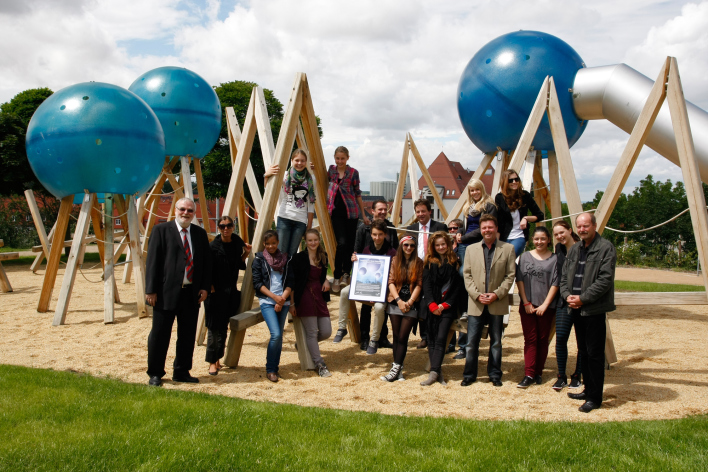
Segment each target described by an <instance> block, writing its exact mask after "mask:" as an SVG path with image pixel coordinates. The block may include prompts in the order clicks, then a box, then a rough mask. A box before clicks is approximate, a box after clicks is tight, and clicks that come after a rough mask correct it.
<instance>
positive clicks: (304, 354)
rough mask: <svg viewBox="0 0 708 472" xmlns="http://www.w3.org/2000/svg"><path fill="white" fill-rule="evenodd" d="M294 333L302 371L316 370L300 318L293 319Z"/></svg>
mask: <svg viewBox="0 0 708 472" xmlns="http://www.w3.org/2000/svg"><path fill="white" fill-rule="evenodd" d="M293 331H295V342H296V343H297V357H298V360H299V361H300V370H303V371H305V370H312V369H314V368H315V362H314V361H313V360H312V354H310V349H308V347H307V342H306V334H305V327H304V326H303V325H302V321H301V320H300V317H299V316H296V317H294V318H293Z"/></svg>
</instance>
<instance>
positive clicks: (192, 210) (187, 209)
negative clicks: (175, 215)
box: [177, 208, 194, 213]
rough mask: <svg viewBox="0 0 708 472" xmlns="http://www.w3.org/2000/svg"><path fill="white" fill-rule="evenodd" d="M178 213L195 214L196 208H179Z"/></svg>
mask: <svg viewBox="0 0 708 472" xmlns="http://www.w3.org/2000/svg"><path fill="white" fill-rule="evenodd" d="M177 211H181V212H182V213H194V208H177Z"/></svg>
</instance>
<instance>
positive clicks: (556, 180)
mask: <svg viewBox="0 0 708 472" xmlns="http://www.w3.org/2000/svg"><path fill="white" fill-rule="evenodd" d="M547 160H548V186H549V189H548V190H549V193H550V200H551V203H550V204H549V205H548V206H549V207H550V209H551V217H552V218H559V217H561V216H563V206H562V204H561V195H560V173H559V171H558V157H556V153H555V151H548V159H547Z"/></svg>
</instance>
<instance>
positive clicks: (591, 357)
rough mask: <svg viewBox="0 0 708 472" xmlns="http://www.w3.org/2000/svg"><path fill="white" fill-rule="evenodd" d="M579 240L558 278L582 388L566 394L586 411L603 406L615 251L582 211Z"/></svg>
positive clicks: (577, 221)
mask: <svg viewBox="0 0 708 472" xmlns="http://www.w3.org/2000/svg"><path fill="white" fill-rule="evenodd" d="M575 224H576V226H577V228H578V236H580V242H578V243H576V244H575V245H574V246H573V247H571V248H570V250H569V251H568V255H567V257H566V259H565V264H564V265H563V275H562V276H561V281H560V292H561V296H562V297H563V298H564V299H565V300H566V301H567V302H568V307H569V308H570V309H571V313H572V315H573V323H575V330H576V335H577V337H578V355H579V356H581V359H582V371H583V380H584V382H585V390H584V391H583V392H581V393H569V394H568V396H569V397H570V398H572V399H574V400H585V403H583V405H582V406H581V407H580V408H579V410H580V411H582V412H584V413H588V412H590V411H592V410H594V409H597V408H600V406H601V405H602V389H603V386H604V383H605V336H606V334H607V332H606V331H607V330H606V325H605V318H606V316H607V312H608V311H614V309H615V265H616V263H617V253H616V252H615V247H614V246H613V245H612V243H611V242H609V241H608V240H606V239H604V238H603V237H602V236H600V235H599V234H597V222H596V220H595V215H593V214H591V213H581V214H580V215H578V216H577V218H576V219H575Z"/></svg>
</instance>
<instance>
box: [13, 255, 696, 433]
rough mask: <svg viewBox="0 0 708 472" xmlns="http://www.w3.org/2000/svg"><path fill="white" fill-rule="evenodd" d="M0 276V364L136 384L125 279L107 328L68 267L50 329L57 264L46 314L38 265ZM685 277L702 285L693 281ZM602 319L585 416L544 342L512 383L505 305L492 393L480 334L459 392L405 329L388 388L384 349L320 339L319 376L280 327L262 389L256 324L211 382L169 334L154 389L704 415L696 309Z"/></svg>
mask: <svg viewBox="0 0 708 472" xmlns="http://www.w3.org/2000/svg"><path fill="white" fill-rule="evenodd" d="M6 271H7V273H8V276H9V278H10V281H11V283H12V285H13V287H14V290H15V291H14V292H13V293H0V363H4V364H17V365H24V366H30V367H37V368H49V369H56V370H72V371H79V372H87V373H90V374H92V375H97V376H109V377H113V378H118V379H121V380H123V381H126V382H135V383H140V384H146V383H147V380H148V377H147V375H146V374H145V369H146V340H147V336H148V333H149V331H150V326H151V319H150V318H146V319H139V318H138V317H137V315H136V304H135V286H134V285H133V284H126V285H123V284H121V283H120V282H119V284H118V288H119V292H120V297H121V300H122V303H121V304H119V305H117V306H116V320H115V323H114V324H111V325H105V324H104V323H103V285H102V283H91V282H100V272H99V270H98V269H93V270H89V269H86V270H84V271H83V272H84V275H83V276H82V275H81V274H79V275H78V276H77V279H76V284H75V288H74V292H73V296H72V298H71V304H70V307H69V313H68V315H67V319H66V325H64V326H61V327H52V326H51V321H52V318H53V315H54V312H53V310H54V308H55V307H56V296H57V295H58V293H59V290H60V287H61V281H62V277H63V269H60V271H59V276H58V278H57V282H56V286H55V289H54V293H53V299H52V303H51V306H50V310H51V311H49V312H48V313H38V312H37V311H36V307H37V302H38V299H39V292H40V287H41V284H42V280H43V271H40V272H38V273H37V274H32V272H30V271H29V268H28V266H10V267H6ZM625 271H642V272H638V273H636V272H625ZM623 272H624V273H623ZM120 275H122V269H117V276H118V277H120ZM84 276H85V278H84ZM628 277H630V278H631V280H652V281H661V282H665V281H667V280H672V281H674V282H680V283H691V282H688V280H691V279H690V275H689V276H683V277H681V280H677V277H676V273H673V272H668V273H667V272H662V271H648V270H642V269H624V270H619V271H618V278H625V279H626V278H628ZM642 277H646V279H644V278H642ZM87 279H88V280H87ZM684 279H686V280H684ZM119 280H120V279H119ZM694 280H696V282H697V283H698V284H701V283H702V280H701V279H699V278H697V277H695V276H694ZM89 281H90V282H89ZM338 301H339V299H338V297H333V302H332V303H331V304H330V311H331V313H332V322H333V327H334V329H335V330H336V318H337V312H338V310H337V306H338ZM610 324H611V327H612V332H613V335H614V340H615V345H616V349H617V354H618V359H619V361H618V363H617V364H614V365H613V366H612V369H611V370H610V371H609V372H607V375H606V382H605V396H604V403H603V408H602V409H600V410H597V411H594V412H592V413H590V414H583V413H579V412H578V411H577V407H578V406H579V403H578V402H576V401H573V400H570V399H569V398H568V397H567V396H566V395H565V391H564V392H563V393H557V392H555V391H553V390H552V389H551V388H550V387H551V385H552V384H553V382H554V381H555V376H556V359H555V354H554V346H555V340H554V341H552V343H551V349H550V353H549V358H548V362H547V364H546V370H545V371H544V383H543V385H540V386H535V385H534V386H532V387H531V388H529V389H528V390H520V389H518V388H516V383H517V382H518V381H519V380H521V378H522V377H523V335H522V332H521V325H520V323H519V319H518V312H517V311H516V309H512V315H511V323H510V325H509V328H508V329H507V331H506V336H505V338H504V342H503V344H504V348H503V356H504V357H503V365H502V367H503V370H504V377H503V381H504V386H503V387H501V388H495V387H492V386H491V384H490V383H489V382H488V379H487V377H486V375H485V373H486V364H487V363H486V352H487V349H488V347H489V343H488V341H487V340H482V345H481V352H482V353H484V355H483V356H481V357H483V359H482V360H481V361H480V378H479V380H478V382H477V383H475V384H473V385H472V386H470V387H466V388H464V387H461V386H460V385H459V383H460V381H461V380H462V370H463V367H464V360H453V359H452V358H451V356H452V354H450V355H447V356H446V359H445V361H444V363H443V372H444V374H445V376H446V378H447V379H449V384H448V385H447V386H442V385H439V384H436V385H433V386H432V387H421V386H420V385H419V382H420V381H421V380H423V379H425V378H426V377H427V374H426V373H425V372H424V367H425V364H426V360H427V351H424V350H416V349H415V345H416V344H417V342H418V338H417V337H416V336H412V337H411V341H410V343H409V351H408V357H407V358H406V362H405V367H404V375H405V377H406V381H404V382H394V383H392V384H389V383H386V382H382V381H381V380H379V377H380V376H381V375H383V374H385V373H386V372H387V371H388V369H389V368H390V365H391V351H390V350H388V349H381V350H379V353H377V354H376V355H373V356H367V355H366V354H365V353H364V352H363V351H361V350H360V349H359V347H358V346H357V345H355V344H353V343H351V342H350V340H349V338H348V337H347V338H345V339H344V342H342V343H341V344H332V343H331V342H330V341H323V342H322V343H321V345H320V346H321V350H322V352H323V356H324V358H325V360H326V362H327V365H328V366H329V368H330V370H331V371H332V373H333V376H332V377H330V378H326V379H321V378H319V377H317V376H316V375H315V374H314V373H313V372H310V371H307V372H303V371H301V370H300V365H299V362H298V358H297V353H296V351H295V349H294V342H295V335H294V333H293V330H292V325H290V326H288V327H286V332H285V337H284V338H285V340H284V346H283V354H282V359H281V367H280V373H281V375H282V377H283V379H282V380H281V381H280V382H278V383H276V384H273V383H271V382H269V381H268V380H266V378H265V353H266V345H267V340H268V337H269V334H268V330H267V328H266V326H265V325H264V324H260V325H257V326H255V327H253V328H251V329H249V330H248V332H247V335H246V340H245V342H244V348H243V353H242V355H241V363H240V365H239V367H238V368H237V369H225V370H222V371H221V373H220V374H219V375H218V376H216V377H212V376H209V375H207V371H208V365H207V364H206V363H205V362H203V359H204V353H205V347H204V346H197V347H196V349H195V353H194V368H193V370H192V374H193V375H196V376H197V377H199V379H200V381H201V383H199V384H198V385H191V384H190V385H185V384H175V383H173V382H171V381H170V380H169V378H170V375H171V363H172V360H173V357H172V356H173V355H174V336H175V335H173V343H172V346H171V347H170V353H169V355H168V363H167V365H168V368H167V371H168V374H167V376H166V377H165V379H166V381H165V384H164V385H165V388H168V389H172V388H174V389H183V390H191V391H201V392H206V393H210V394H218V395H227V396H233V397H240V398H247V399H252V400H259V401H274V402H278V403H292V404H298V405H306V406H320V407H327V408H338V409H345V410H362V411H375V412H381V413H385V414H393V415H416V416H419V415H430V416H448V417H459V418H477V419H532V420H540V421H556V420H568V421H600V422H601V421H626V420H634V419H661V418H680V417H684V416H688V415H695V414H705V413H708V388H706V387H707V386H708V367H706V366H707V365H708V362H706V361H707V360H708V344H707V343H706V337H707V336H706V335H707V334H708V307H707V306H678V307H677V306H673V307H665V306H649V307H620V308H619V309H618V310H617V311H616V312H613V313H612V314H611V316H610ZM570 346H571V347H570V353H571V357H570V359H569V366H574V363H575V352H576V349H575V346H574V343H573V342H571V343H570ZM570 370H572V367H569V371H570Z"/></svg>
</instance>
